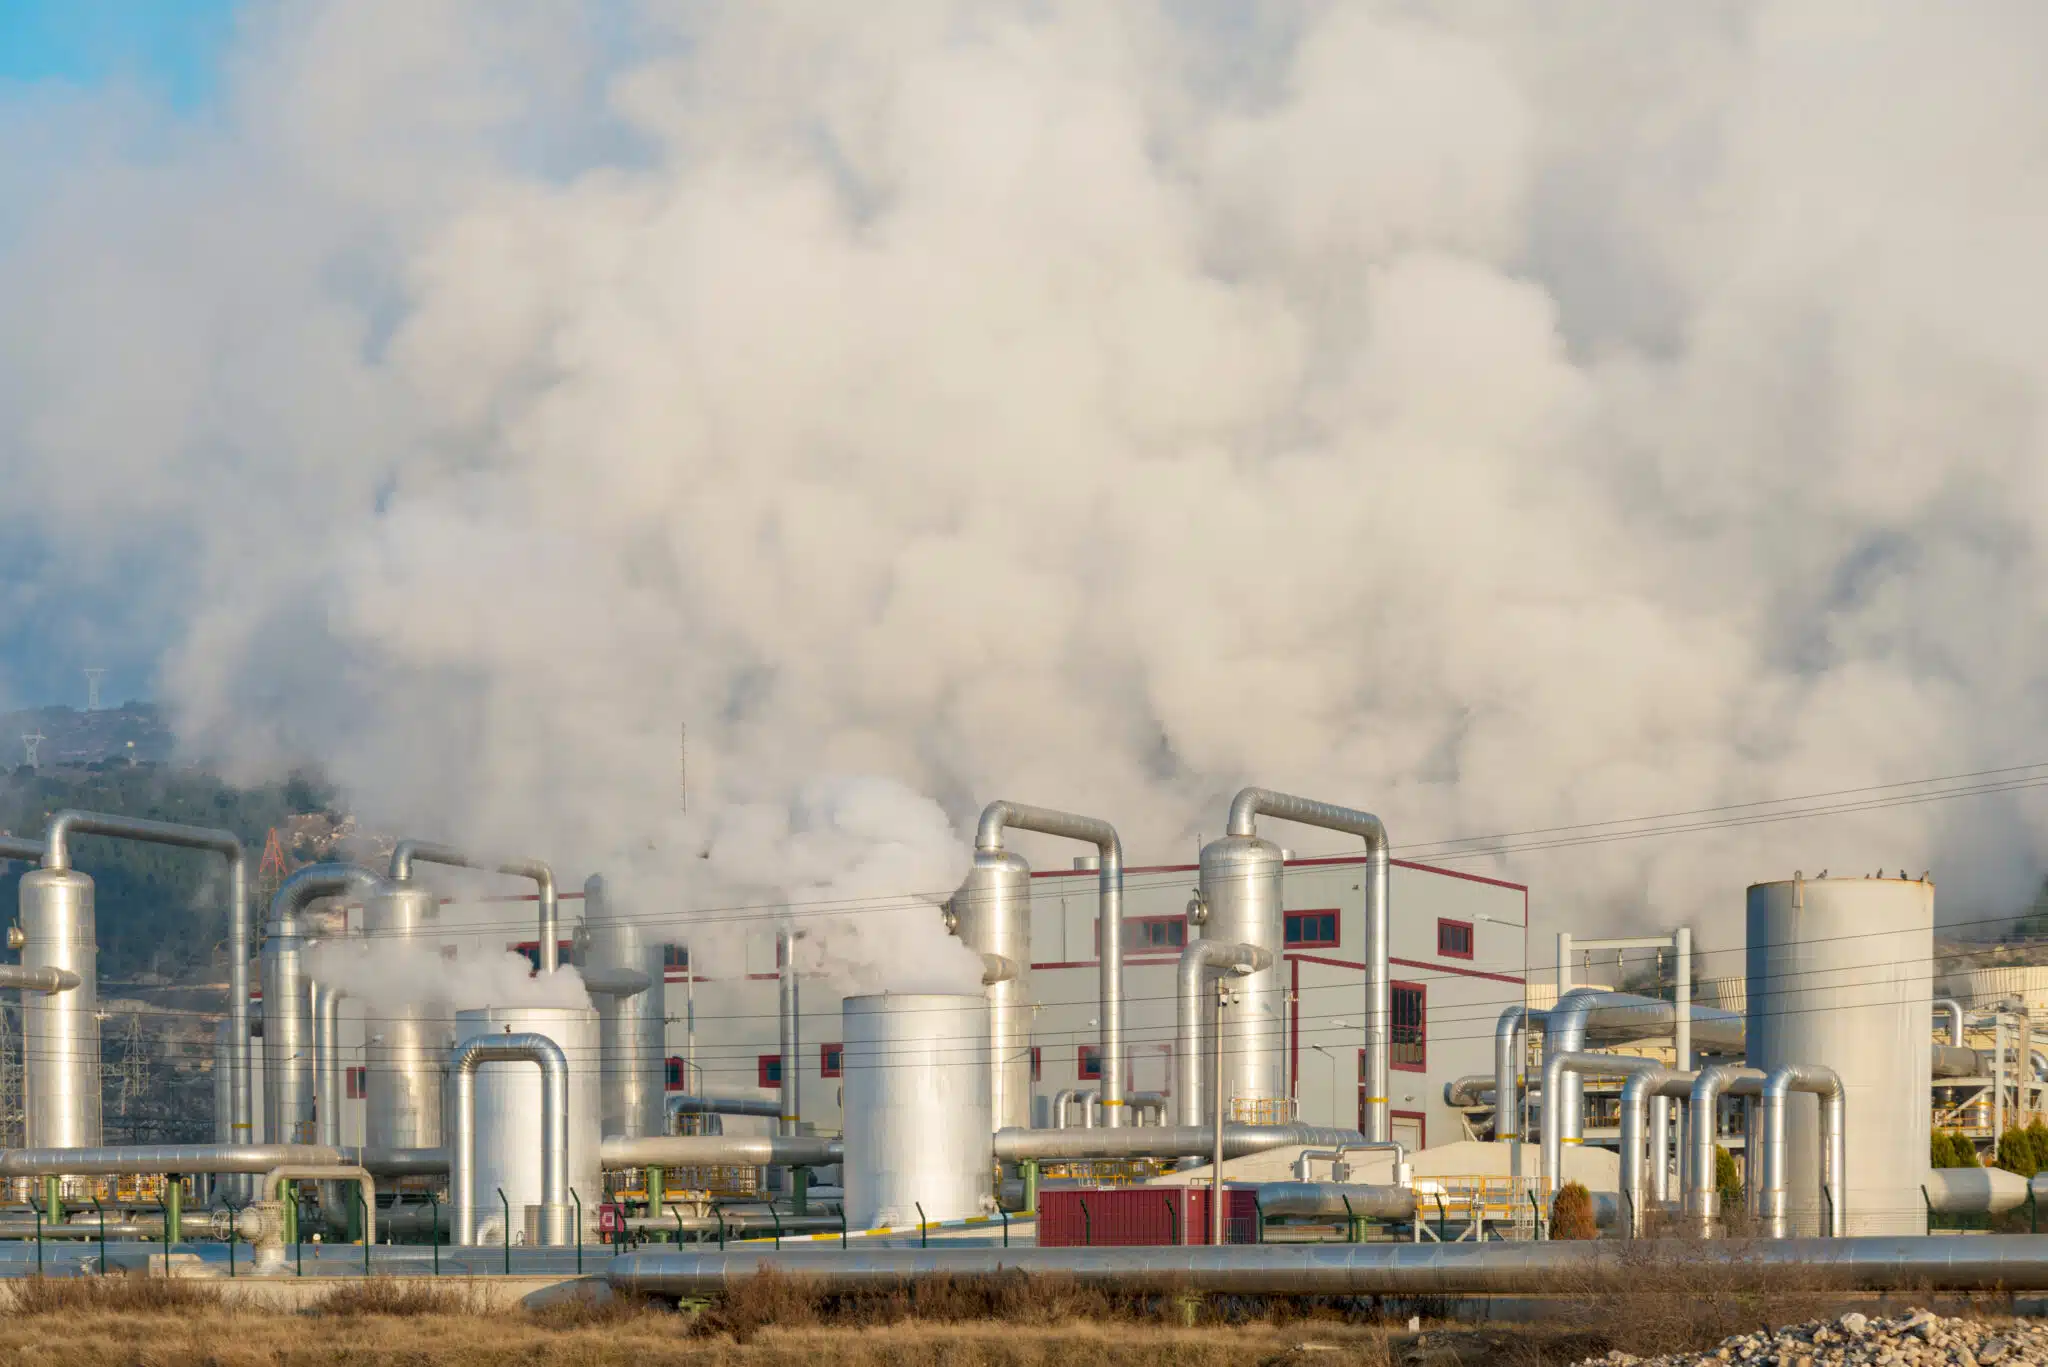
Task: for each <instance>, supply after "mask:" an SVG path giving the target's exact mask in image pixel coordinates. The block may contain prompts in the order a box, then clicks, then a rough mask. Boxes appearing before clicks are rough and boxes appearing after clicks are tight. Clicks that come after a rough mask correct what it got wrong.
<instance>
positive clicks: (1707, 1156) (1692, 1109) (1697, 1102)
mask: <svg viewBox="0 0 2048 1367" xmlns="http://www.w3.org/2000/svg"><path fill="white" fill-rule="evenodd" d="M1763 1083H1764V1075H1763V1074H1762V1073H1760V1072H1758V1071H1757V1070H1756V1069H1754V1068H1745V1067H1743V1066H1742V1065H1741V1064H1739V1063H1717V1064H1715V1065H1714V1066H1713V1067H1711V1068H1702V1069H1700V1071H1699V1077H1698V1078H1697V1079H1696V1080H1695V1081H1694V1082H1693V1084H1692V1096H1691V1098H1690V1099H1689V1100H1688V1101H1687V1102H1686V1115H1687V1126H1686V1137H1687V1139H1688V1140H1689V1141H1690V1142H1689V1143H1688V1145H1687V1147H1688V1148H1689V1149H1690V1150H1691V1152H1692V1157H1691V1158H1690V1159H1689V1160H1687V1162H1686V1165H1685V1213H1686V1214H1687V1215H1689V1216H1691V1217H1692V1219H1693V1222H1694V1226H1695V1228H1696V1229H1697V1231H1698V1233H1699V1236H1700V1237H1701V1238H1703V1239H1710V1238H1712V1237H1713V1235H1714V1222H1715V1221H1716V1220H1717V1219H1719V1218H1720V1215H1721V1191H1720V1188H1719V1187H1718V1186H1716V1185H1715V1183H1714V1144H1715V1140H1716V1139H1717V1137H1718V1136H1717V1133H1716V1132H1717V1131H1718V1130H1719V1128H1720V1126H1719V1123H1718V1121H1717V1120H1716V1116H1717V1114H1718V1112H1719V1108H1720V1101H1721V1094H1722V1093H1723V1092H1727V1093H1728V1094H1730V1095H1731V1096H1755V1095H1757V1094H1758V1093H1760V1092H1761V1091H1762V1090H1763Z"/></svg>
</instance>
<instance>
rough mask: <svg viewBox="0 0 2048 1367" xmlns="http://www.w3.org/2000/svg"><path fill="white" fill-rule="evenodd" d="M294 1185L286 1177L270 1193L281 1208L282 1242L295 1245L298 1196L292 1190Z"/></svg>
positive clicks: (297, 1224) (297, 1234) (297, 1230)
mask: <svg viewBox="0 0 2048 1367" xmlns="http://www.w3.org/2000/svg"><path fill="white" fill-rule="evenodd" d="M293 1186H294V1183H293V1182H292V1180H291V1179H290V1178H288V1177H280V1178H279V1179H278V1181H277V1190H276V1191H275V1192H273V1193H272V1195H273V1196H275V1197H276V1198H277V1203H278V1204H279V1205H280V1206H282V1207H283V1208H284V1209H283V1212H282V1213H283V1216H284V1241H285V1242H286V1243H288V1244H295V1243H297V1242H298V1241H299V1194H298V1192H297V1191H295V1190H293Z"/></svg>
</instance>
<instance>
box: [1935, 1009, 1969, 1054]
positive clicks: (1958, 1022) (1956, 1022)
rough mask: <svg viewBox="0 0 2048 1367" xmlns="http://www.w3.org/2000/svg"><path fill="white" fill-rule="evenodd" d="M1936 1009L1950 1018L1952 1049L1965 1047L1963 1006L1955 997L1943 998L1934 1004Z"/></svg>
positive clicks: (1949, 1032) (1949, 1027) (1949, 1029)
mask: <svg viewBox="0 0 2048 1367" xmlns="http://www.w3.org/2000/svg"><path fill="white" fill-rule="evenodd" d="M1934 1009H1935V1010H1936V1011H1939V1012H1941V1013H1942V1014H1943V1015H1945V1016H1947V1017H1948V1042H1949V1046H1950V1047H1951V1048H1955V1049H1960V1048H1962V1047H1963V1004H1962V1003H1961V1002H1959V1001H1957V1000H1956V999H1955V998H1954V997H1943V998H1942V999H1941V1000H1939V1001H1937V1002H1936V1003H1935V1004H1934Z"/></svg>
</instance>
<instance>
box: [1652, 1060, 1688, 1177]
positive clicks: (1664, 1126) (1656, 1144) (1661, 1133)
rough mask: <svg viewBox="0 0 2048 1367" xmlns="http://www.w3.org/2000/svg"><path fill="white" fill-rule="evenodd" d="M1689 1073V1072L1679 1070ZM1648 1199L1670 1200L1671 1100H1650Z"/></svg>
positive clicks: (1657, 1097) (1659, 1098)
mask: <svg viewBox="0 0 2048 1367" xmlns="http://www.w3.org/2000/svg"><path fill="white" fill-rule="evenodd" d="M1680 1071H1689V1070H1680ZM1649 1163H1650V1199H1651V1200H1653V1201H1656V1202H1657V1203H1658V1204H1659V1205H1662V1204H1663V1203H1665V1202H1667V1201H1669V1200H1670V1199H1671V1098H1670V1097H1668V1096H1663V1095H1661V1094H1660V1095H1657V1096H1653V1097H1651V1098H1650V1153H1649Z"/></svg>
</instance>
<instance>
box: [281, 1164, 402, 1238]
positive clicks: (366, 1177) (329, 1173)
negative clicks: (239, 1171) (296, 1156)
mask: <svg viewBox="0 0 2048 1367" xmlns="http://www.w3.org/2000/svg"><path fill="white" fill-rule="evenodd" d="M300 1178H305V1179H306V1180H308V1181H317V1182H319V1183H320V1184H321V1185H322V1186H323V1187H324V1186H326V1185H327V1184H328V1183H330V1182H349V1181H353V1182H354V1183H355V1184H356V1185H357V1186H359V1187H361V1188H362V1190H363V1242H364V1243H365V1244H374V1243H376V1242H377V1179H376V1178H374V1177H372V1176H370V1172H369V1169H367V1168H360V1167H357V1166H356V1165H355V1164H353V1163H281V1164H279V1165H278V1166H277V1167H274V1168H266V1169H265V1170H264V1173H263V1188H262V1198H263V1199H264V1200H266V1201H275V1200H276V1199H277V1184H278V1183H279V1182H287V1181H297V1180H298V1179H300Z"/></svg>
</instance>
